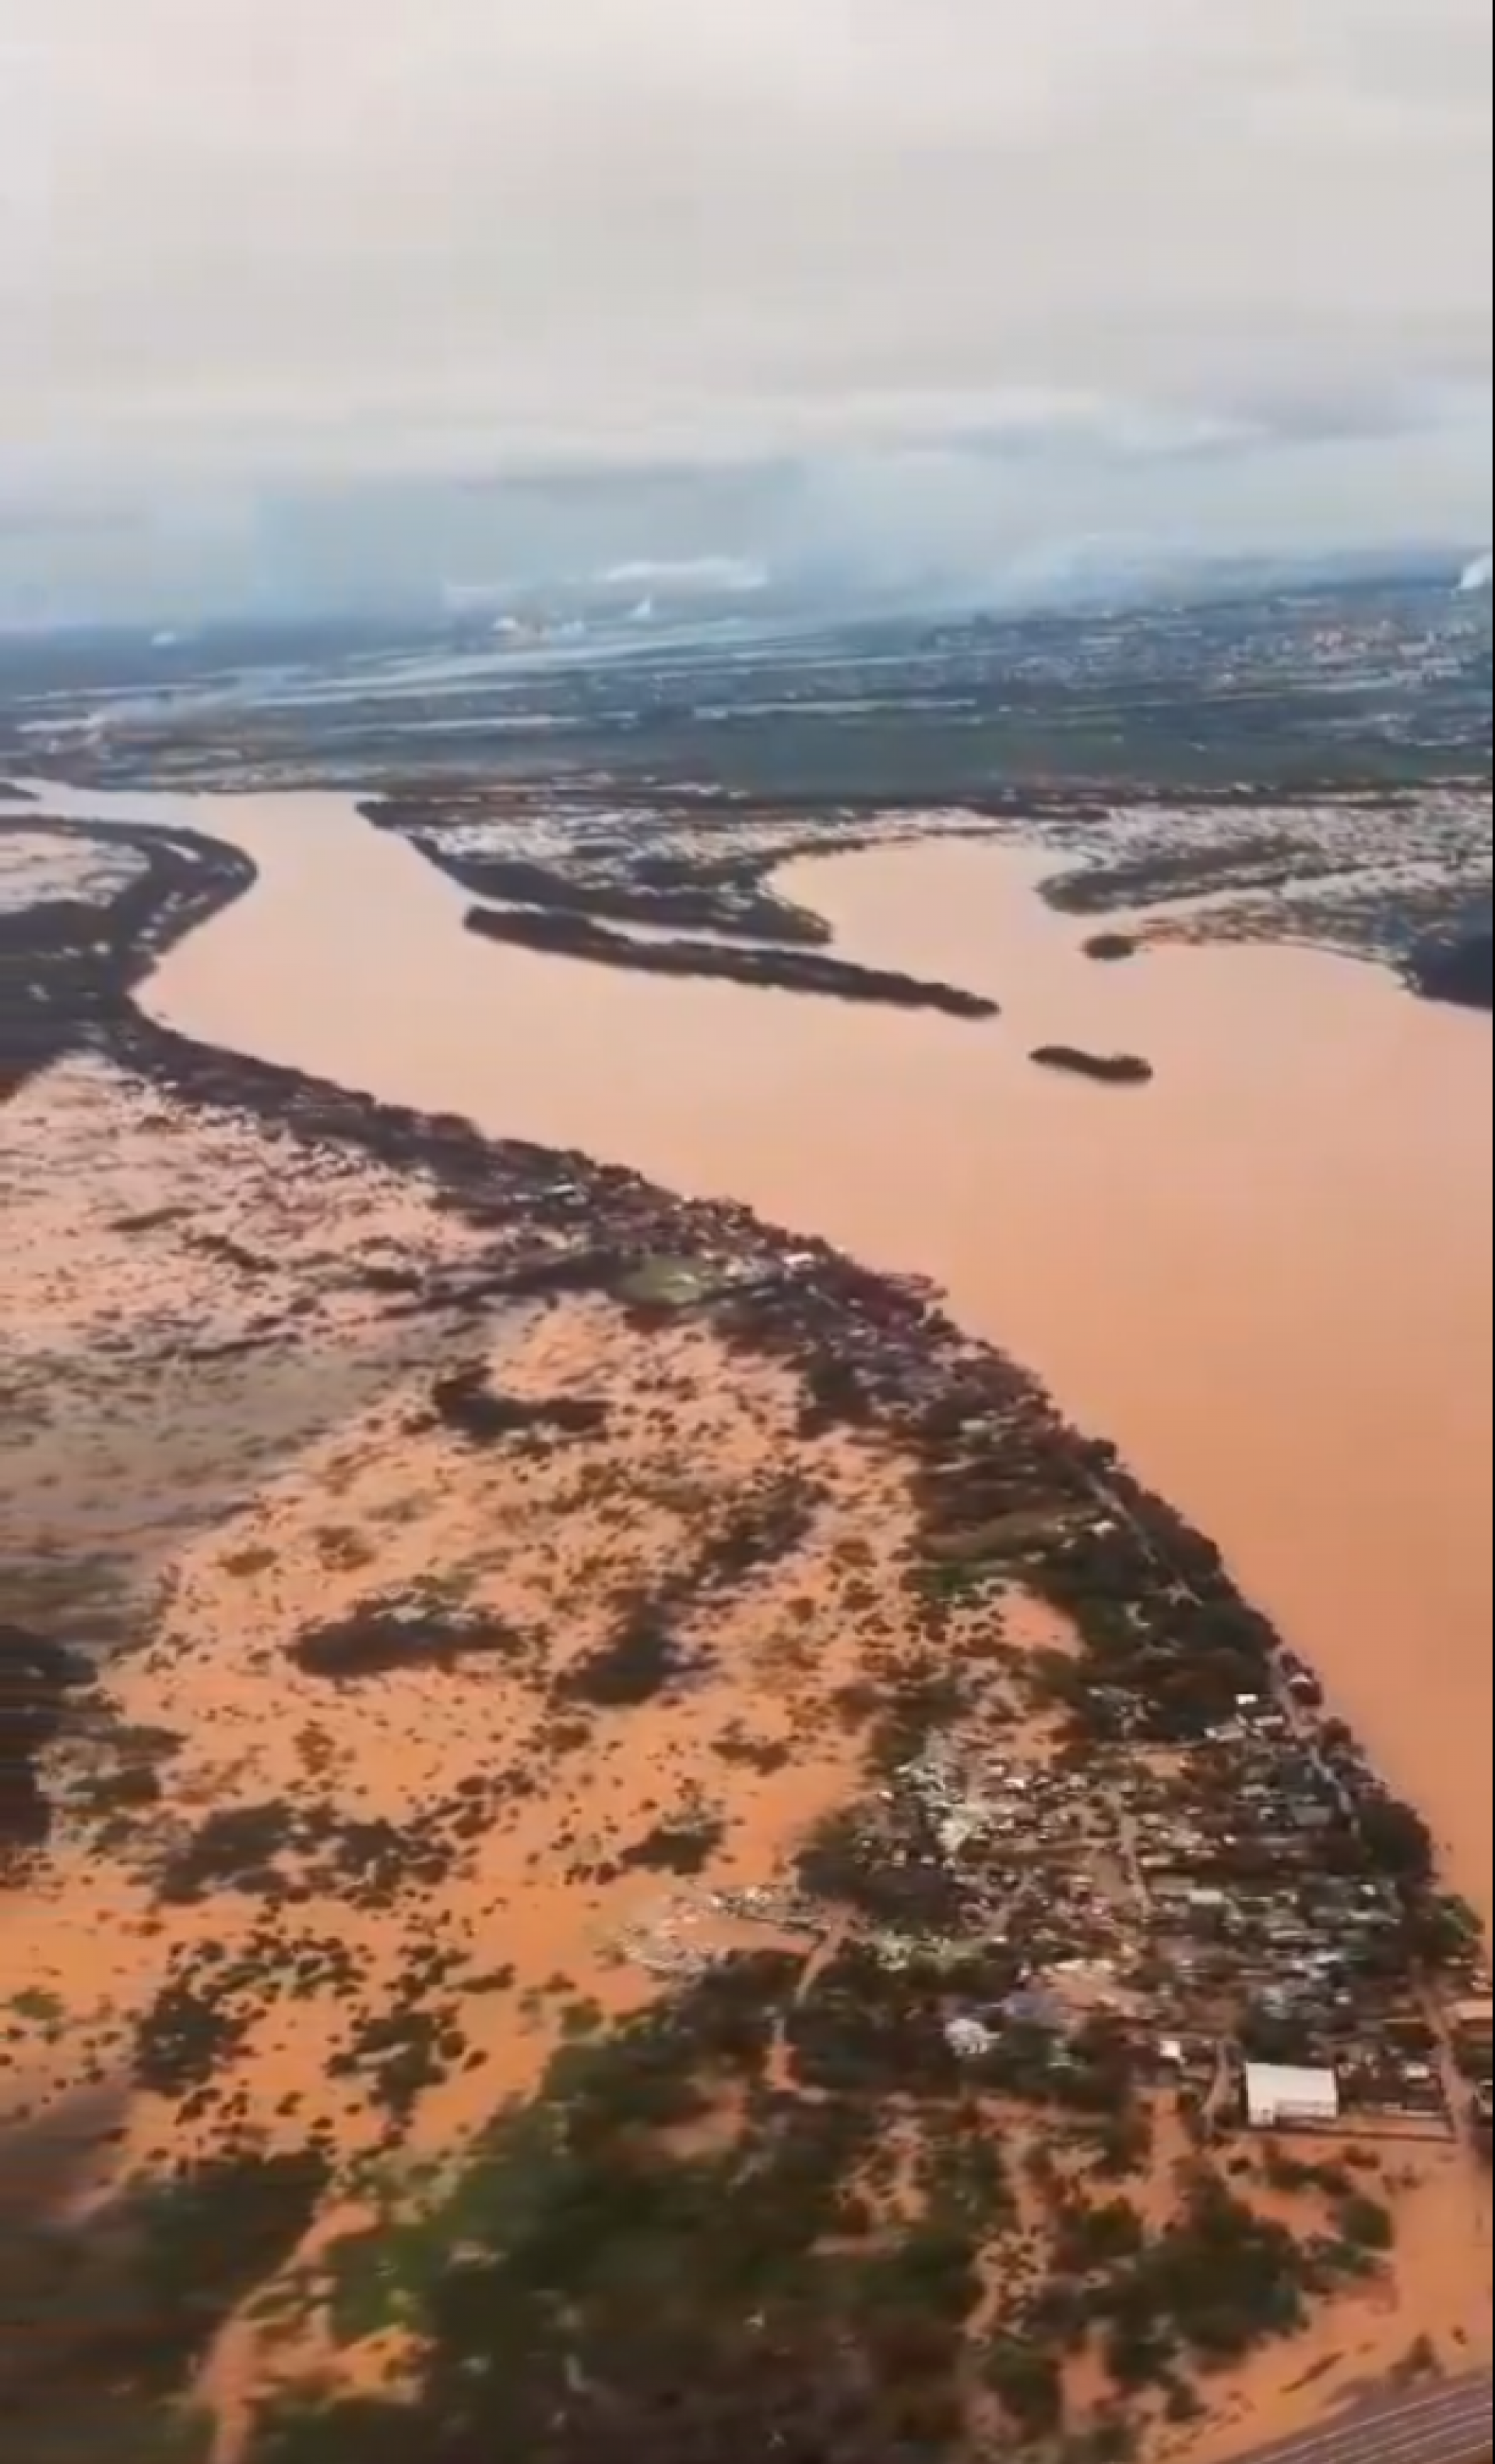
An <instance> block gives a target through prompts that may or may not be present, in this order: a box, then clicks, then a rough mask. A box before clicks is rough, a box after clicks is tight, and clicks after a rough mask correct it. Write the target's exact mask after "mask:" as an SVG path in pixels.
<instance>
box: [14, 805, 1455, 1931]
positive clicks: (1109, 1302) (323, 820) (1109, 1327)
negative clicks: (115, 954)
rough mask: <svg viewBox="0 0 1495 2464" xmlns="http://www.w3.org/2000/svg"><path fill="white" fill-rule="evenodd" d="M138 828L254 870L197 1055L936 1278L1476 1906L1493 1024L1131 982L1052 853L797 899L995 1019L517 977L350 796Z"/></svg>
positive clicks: (175, 967)
mask: <svg viewBox="0 0 1495 2464" xmlns="http://www.w3.org/2000/svg"><path fill="white" fill-rule="evenodd" d="M49 801H50V802H51V803H53V804H54V805H55V806H57V805H58V804H59V801H60V800H58V799H57V798H56V797H55V796H53V797H50V798H49ZM111 802H112V803H114V805H115V808H116V809H117V810H120V811H121V813H122V814H127V815H130V816H133V817H136V818H149V817H153V816H159V817H161V818H173V819H177V820H190V821H191V822H192V823H194V824H195V825H197V826H199V827H207V828H209V829H211V830H213V831H216V832H219V833H221V834H222V835H223V836H225V837H227V838H231V839H233V840H234V841H236V842H237V843H238V844H239V845H241V846H242V847H245V848H246V849H247V850H248V851H249V852H250V853H251V854H252V855H253V859H254V861H255V862H256V864H257V865H258V867H259V869H260V879H259V882H258V884H257V886H256V888H255V890H254V891H253V892H252V893H251V894H250V895H249V896H248V897H246V898H244V899H242V900H240V901H239V902H238V903H237V904H236V905H235V906H233V907H231V909H229V910H228V911H227V913H224V914H223V915H222V916H221V917H219V918H218V919H217V920H215V921H214V922H213V923H211V924H209V926H207V927H206V928H205V929H203V930H202V931H200V932H198V933H196V934H194V935H191V936H190V937H189V938H188V939H187V941H186V942H185V943H184V944H183V945H182V946H181V947H180V948H179V949H178V950H177V951H176V952H175V953H174V954H173V955H172V956H171V957H169V958H168V959H167V960H166V962H165V964H164V966H163V967H162V969H161V971H160V972H159V974H158V975H157V976H156V978H155V979H153V981H152V983H151V984H150V986H149V987H148V989H147V992H146V996H145V998H146V1001H147V1005H148V1006H150V1007H151V1008H153V1009H154V1010H155V1011H156V1012H157V1014H158V1015H160V1016H161V1017H163V1018H164V1019H165V1020H166V1021H168V1022H169V1023H172V1024H174V1025H177V1026H179V1027H181V1028H182V1029H184V1030H186V1031H187V1032H189V1033H191V1034H193V1035H195V1036H199V1037H202V1038H204V1039H207V1040H209V1041H211V1042H214V1043H218V1044H221V1045H227V1046H231V1047H236V1048H241V1049H243V1050H246V1051H248V1052H251V1053H253V1054H256V1055H259V1056H261V1057H264V1058H267V1059H271V1060H275V1061H279V1062H283V1063H288V1064H294V1065H296V1066H297V1067H302V1068H304V1069H306V1070H309V1071H312V1072H314V1073H317V1074H319V1075H321V1076H324V1077H327V1078H330V1079H333V1080H336V1081H339V1082H341V1083H342V1084H345V1085H348V1086H352V1087H356V1088H360V1089H367V1090H368V1091H370V1092H372V1093H375V1094H377V1095H379V1096H381V1097H383V1098H385V1099H388V1100H391V1101H395V1102H403V1103H407V1104H411V1105H414V1106H418V1107H423V1108H426V1109H429V1110H433V1111H434V1110H445V1111H459V1112H464V1113H467V1114H470V1115H471V1116H472V1117H473V1119H474V1120H475V1121H476V1122H477V1123H478V1124H479V1125H480V1126H481V1127H482V1128H483V1129H485V1130H486V1131H489V1132H491V1133H502V1134H507V1135H511V1136H524V1137H529V1138H533V1139H536V1140H537V1141H541V1142H545V1143H549V1144H555V1145H563V1146H575V1147H580V1148H583V1149H585V1150H588V1151H590V1152H592V1153H595V1154H598V1155H606V1156H611V1157H615V1158H617V1159H619V1160H621V1161H626V1162H627V1163H629V1164H630V1165H633V1166H635V1167H637V1168H638V1169H640V1170H642V1171H644V1172H646V1173H649V1174H650V1175H652V1176H655V1177H658V1178H660V1179H661V1180H664V1181H666V1182H669V1183H672V1184H673V1185H675V1186H678V1187H680V1188H682V1189H684V1190H686V1191H688V1192H692V1193H708V1192H724V1191H730V1192H731V1193H732V1194H734V1195H736V1196H738V1197H740V1198H742V1199H746V1200H748V1201H749V1202H750V1203H751V1204H753V1205H754V1206H755V1207H757V1208H758V1209H759V1210H761V1211H762V1212H764V1213H765V1214H767V1215H769V1216H771V1217H774V1218H776V1219H778V1220H780V1221H785V1222H788V1223H791V1224H794V1225H797V1226H802V1227H804V1228H805V1229H806V1230H813V1231H815V1232H818V1233H821V1234H824V1236H826V1237H827V1238H829V1239H831V1240H833V1241H835V1242H837V1243H841V1244H844V1245H845V1246H846V1248H848V1249H849V1250H851V1251H852V1252H854V1253H855V1254H857V1255H859V1256H861V1257H863V1258H864V1259H866V1260H868V1262H869V1263H872V1264H874V1265H884V1266H890V1267H895V1268H915V1269H918V1270H921V1271H923V1272H925V1273H927V1274H930V1275H932V1276H934V1277H935V1278H936V1279H937V1280H938V1281H939V1282H940V1283H942V1284H943V1285H944V1286H945V1287H947V1288H948V1290H949V1292H950V1295H951V1300H952V1305H953V1308H954V1310H955V1313H956V1316H957V1317H959V1318H960V1319H961V1320H962V1322H964V1323H966V1324H968V1325H969V1326H970V1327H971V1328H972V1329H973V1330H974V1331H978V1332H979V1333H981V1334H984V1335H986V1336H988V1337H989V1338H991V1339H993V1340H995V1341H996V1342H998V1343H999V1344H1000V1345H1001V1346H1003V1347H1004V1348H1005V1349H1007V1350H1008V1351H1010V1352H1012V1353H1014V1354H1015V1355H1017V1356H1018V1357H1019V1358H1021V1359H1022V1360H1024V1361H1025V1362H1027V1363H1028V1364H1030V1365H1031V1366H1032V1367H1034V1368H1035V1369H1036V1370H1037V1371H1038V1372H1039V1373H1040V1374H1041V1375H1044V1378H1045V1379H1046V1380H1047V1381H1048V1382H1049V1383H1050V1385H1051V1386H1052V1388H1053V1389H1054V1391H1055V1393H1056V1395H1057V1397H1058V1398H1059V1400H1060V1401H1061V1403H1062V1404H1063V1405H1064V1407H1065V1408H1066V1410H1067V1411H1068V1412H1069V1413H1071V1415H1073V1416H1074V1417H1075V1418H1076V1419H1079V1420H1081V1421H1082V1422H1084V1423H1086V1424H1088V1425H1089V1426H1091V1427H1093V1428H1096V1429H1098V1430H1101V1431H1104V1432H1105V1433H1106V1434H1107V1435H1109V1436H1110V1437H1111V1438H1112V1439H1113V1440H1114V1441H1115V1442H1116V1443H1117V1444H1118V1446H1119V1447H1120V1448H1121V1450H1122V1452H1123V1454H1124V1455H1125V1456H1127V1457H1128V1458H1129V1459H1130V1460H1131V1461H1132V1463H1133V1464H1134V1466H1135V1467H1136V1469H1137V1470H1138V1472H1139V1473H1140V1474H1141V1476H1142V1477H1143V1478H1144V1479H1145V1480H1147V1481H1148V1482H1150V1483H1151V1484H1153V1485H1155V1487H1156V1488H1158V1489H1159V1490H1160V1491H1161V1492H1162V1493H1163V1494H1165V1495H1167V1496H1170V1497H1171V1498H1173V1499H1174V1500H1175V1501H1176V1504H1177V1505H1178V1506H1179V1507H1181V1508H1182V1510H1183V1511H1184V1512H1185V1513H1187V1514H1188V1515H1189V1516H1190V1517H1191V1519H1192V1520H1194V1521H1195V1522H1196V1523H1197V1524H1198V1525H1199V1526H1200V1527H1201V1528H1203V1529H1206V1530H1208V1531H1210V1532H1211V1533H1212V1534H1213V1535H1214V1536H1215V1537H1216V1538H1217V1539H1218V1540H1219V1541H1220V1544H1221V1546H1222V1547H1223V1548H1224V1550H1225V1551H1226V1552H1227V1554H1228V1555H1229V1557H1230V1558H1231V1560H1232V1563H1233V1566H1234V1568H1235V1571H1236V1573H1237V1574H1238V1576H1239V1577H1240V1579H1241V1580H1242V1584H1243V1586H1244V1588H1245V1590H1246V1591H1247V1593H1248V1594H1249V1595H1253V1596H1255V1597H1256V1598H1258V1599H1259V1600H1260V1602H1261V1603H1262V1605H1263V1606H1264V1607H1265V1608H1266V1609H1267V1610H1268V1611H1269V1612H1271V1613H1272V1614H1273V1615H1274V1616H1275V1617H1277V1618H1278V1619H1279V1621H1280V1622H1281V1624H1282V1625H1283V1627H1284V1629H1285V1631H1286V1635H1287V1637H1288V1639H1290V1640H1291V1641H1292V1642H1293V1643H1294V1644H1295V1645H1296V1646H1297V1647H1298V1648H1299V1649H1300V1650H1301V1651H1302V1652H1303V1653H1304V1654H1305V1655H1306V1656H1307V1657H1308V1659H1310V1660H1311V1661H1313V1662H1314V1663H1315V1665H1317V1666H1318V1668H1319V1669H1320V1670H1321V1672H1322V1674H1323V1676H1324V1678H1325V1680H1326V1683H1327V1684H1328V1686H1329V1688H1330V1693H1331V1695H1332V1697H1333V1699H1334V1701H1335V1703H1336V1705H1337V1706H1338V1707H1339V1708H1341V1709H1342V1710H1343V1712H1344V1713H1345V1715H1346V1716H1347V1717H1349V1718H1350V1719H1351V1720H1352V1722H1353V1723H1354V1724H1355V1725H1356V1726H1357V1727H1359V1728H1360V1730H1361V1731H1362V1733H1363V1735H1364V1737H1365V1740H1366V1742H1367V1744H1368V1746H1369V1747H1370V1749H1371V1750H1372V1752H1373V1754H1374V1757H1375V1759H1376V1761H1377V1762H1378V1763H1379V1765H1380V1766H1381V1768H1382V1769H1383V1770H1384V1771H1385V1772H1386V1774H1387V1776H1388V1777H1389V1778H1390V1779H1391V1781H1392V1782H1393V1783H1394V1785H1396V1787H1397V1788H1399V1789H1400V1790H1401V1791H1403V1792H1404V1793H1406V1794H1407V1795H1408V1796H1410V1797H1411V1798H1412V1799H1414V1800H1415V1801H1416V1802H1417V1803H1418V1804H1419V1805H1420V1806H1421V1807H1422V1808H1423V1810H1424V1811H1425V1812H1426V1814H1427V1815H1428V1816H1429V1818H1430V1819H1431V1820H1432V1822H1433V1824H1434V1826H1435V1829H1436V1831H1437V1833H1438V1836H1439V1837H1440V1843H1441V1845H1442V1848H1443V1851H1444V1854H1445V1857H1446V1861H1447V1868H1448V1871H1449V1873H1450V1876H1451V1878H1452V1879H1453V1880H1454V1881H1456V1882H1457V1884H1458V1885H1459V1886H1460V1887H1462V1889H1464V1890H1465V1891H1466V1892H1468V1893H1469V1895H1470V1896H1471V1897H1474V1898H1476V1899H1477V1900H1478V1901H1479V1903H1480V1904H1481V1905H1482V1906H1483V1907H1484V1908H1485V1910H1486V1912H1487V1910H1488V1906H1489V1881H1490V1763H1489V1744H1488V1738H1489V1733H1490V1724H1489V1716H1488V1715H1489V1709H1490V1701H1489V1696H1490V1657H1489V1642H1488V1638H1489V1625H1490V1577H1489V1549H1488V1529H1489V1525H1488V1505H1487V1500H1488V1496H1489V1485H1490V1402H1489V1384H1490V1380H1489V1366H1490V1299H1489V1255H1490V1130H1489V1119H1490V1034H1489V1023H1488V1020H1487V1019H1485V1018H1484V1017H1482V1016H1478V1015H1470V1014H1467V1013H1463V1012H1459V1011H1453V1010H1447V1009H1442V1008H1440V1007H1438V1006H1436V1005H1434V1004H1430V1003H1423V1002H1419V1001H1414V1000H1412V999H1409V998H1408V997H1407V995H1406V994H1405V993H1404V992H1403V991H1402V990H1401V989H1400V988H1399V987H1398V986H1397V985H1396V983H1395V981H1394V980H1393V979H1391V978H1390V977H1389V976H1388V975H1386V974H1384V973H1382V972H1379V971H1377V970H1374V969H1372V968H1369V967H1365V966H1360V965H1356V964H1353V963H1352V962H1349V961H1345V960H1339V959H1334V958H1329V957H1323V956H1320V955H1317V954H1314V953H1309V952H1306V951H1301V950H1291V949H1263V948H1259V947H1258V948H1249V949H1247V948H1237V949H1209V950H1198V949H1160V950H1154V951H1150V952H1147V953H1144V954H1143V955H1141V956H1139V957H1136V958H1135V959H1133V960H1132V961H1131V962H1129V963H1127V964H1125V965H1119V966H1116V965H1112V966H1104V965H1099V964H1097V963H1095V962H1094V961H1093V960H1091V959H1089V958H1088V957H1085V956H1084V954H1083V950H1082V946H1081V944H1082V939H1083V934H1082V929H1081V928H1080V927H1079V926H1078V925H1077V924H1075V923H1074V922H1072V921H1070V920H1068V919H1066V918H1063V917H1061V916H1058V915H1056V914H1055V913H1052V911H1050V910H1049V909H1048V908H1046V907H1045V906H1044V903H1043V902H1042V901H1041V900H1040V899H1039V898H1038V897H1037V896H1036V895H1035V887H1036V883H1037V881H1038V879H1039V878H1040V877H1041V875H1042V874H1043V872H1044V870H1045V869H1048V868H1049V866H1050V865H1051V861H1052V859H1051V858H1049V857H1046V856H1039V855H1037V854H1034V853H1031V852H1025V851H1018V852H1014V851H1011V850H1006V849H997V848H994V847H990V846H987V845H978V844H975V843H961V842H956V841H949V840H946V841H943V842H939V843H934V844H930V845H924V846H912V847H897V848H890V849H884V850H879V851H875V852H872V853H865V854H859V855H854V856H848V857H843V858H836V859H834V860H824V861H813V862H810V863H806V864H801V865H798V866H796V867H793V868H791V869H789V871H788V872H787V874H786V875H784V876H783V885H784V887H785V888H786V890H787V891H788V893H789V894H790V895H792V896H795V897H798V898H801V899H803V900H805V901H807V902H808V903H811V904H813V905H815V906H816V907H818V908H819V909H820V911H821V912H822V913H824V914H826V915H827V916H829V917H830V918H831V919H832V920H833V922H834V924H835V927H836V936H837V942H836V945H837V947H838V949H839V950H841V951H842V952H844V953H845V955H846V956H847V957H851V958H854V959H859V960H863V961H866V962H868V963H870V964H882V965H895V966H898V967H903V968H908V969H912V970H916V971H919V972H921V973H928V974H931V975H935V976H942V977H948V978H951V979H955V980H957V981H960V982H963V983H968V984H970V985H972V986H973V987H974V988H976V989H978V990H980V991H985V992H989V993H991V994H992V995H994V996H995V998H996V999H997V1000H998V1001H1000V1004H1001V1010H1002V1015H1001V1017H1000V1019H999V1020H997V1021H995V1022H994V1023H990V1024H980V1025H978V1024H973V1023H967V1022H963V1021H952V1020H946V1019H940V1018H932V1017H928V1016H912V1015H909V1014H907V1013H900V1012H893V1011H887V1010H879V1009H873V1008H868V1007H857V1008H854V1009H853V1008H850V1007H847V1006H844V1005H841V1004H838V1003H836V1002H833V1001H808V1000H802V999H796V998H794V997H792V996H786V995H778V994H773V993H762V992H758V991H749V990H745V989H742V988H739V987H736V986H731V985H725V984H714V983H690V982H679V981H663V980H660V979H651V978H646V977H638V976H632V975H625V974H618V973H612V972H607V971H605V970H602V969H593V968H588V967H585V966H580V965H574V964H570V963H567V962H564V961H561V960H558V959H555V958H551V957H542V956H538V955H534V954H530V953H526V952H523V951H519V950H516V949H509V948H498V947H494V946H489V945H486V944H484V943H481V942H479V941H478V940H476V939H474V938H473V936H471V935H466V934H464V933H463V932H462V930H461V929H460V925H461V913H462V904H463V902H462V898H461V893H460V892H458V891H456V890H455V889H454V888H453V886H452V885H451V883H450V882H449V881H447V880H446V879H445V878H444V877H443V876H442V875H440V874H439V873H438V872H436V871H435V870H434V869H431V868H429V867H428V866H427V865H425V864H424V863H422V862H421V861H420V860H419V859H418V858H417V857H416V856H415V855H414V854H413V853H412V852H411V851H410V850H409V849H408V848H407V847H405V846H404V845H402V844H401V843H400V842H399V841H398V840H397V839H395V838H393V837H391V836H389V835H387V834H385V833H382V832H379V831H376V830H373V829H370V828H369V827H367V825H365V824H363V822H362V821H361V820H360V819H359V818H358V817H357V815H356V814H355V812H354V810H353V807H352V805H351V803H350V802H349V801H348V800H346V799H343V798H340V797H328V796H313V795H282V796H274V797H257V798H256V797H249V798H234V799H221V800H199V801H195V802H191V803H187V802H184V801H182V800H171V801H170V802H167V801H166V800H151V799H142V798H131V799H114V800H109V799H104V798H101V797H99V796H97V795H92V794H91V795H89V796H87V797H86V798H80V799H78V800H77V805H76V809H78V810H80V811H81V810H84V809H86V810H88V811H89V812H91V813H99V812H100V811H101V810H102V809H104V807H105V806H106V804H108V803H111ZM1047 1041H1055V1042H1066V1043H1075V1044H1079V1045H1089V1046H1092V1047H1095V1048H1097V1049H1101V1050H1108V1051H1109V1050H1116V1049H1125V1050H1128V1051H1132V1052H1136V1053H1140V1054H1142V1055H1143V1056H1145V1057H1146V1059H1147V1060H1148V1061H1149V1062H1150V1063H1151V1064H1152V1066H1153V1068H1154V1073H1155V1074H1154V1080H1153V1082H1152V1083H1151V1084H1150V1085H1148V1086H1146V1087H1143V1088H1115V1087H1105V1086H1097V1085H1093V1084H1088V1083H1082V1082H1079V1081H1076V1080H1073V1079H1069V1078H1066V1077H1063V1076H1058V1075H1054V1074H1051V1073H1049V1072H1047V1071H1044V1070H1041V1069H1037V1068H1035V1067H1033V1066H1032V1064H1031V1062H1030V1061H1029V1059H1028V1057H1027V1056H1028V1053H1029V1051H1030V1049H1031V1048H1032V1047H1033V1046H1034V1045H1038V1044H1041V1043H1044V1042H1047Z"/></svg>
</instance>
